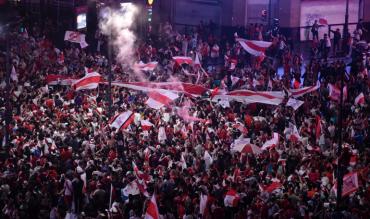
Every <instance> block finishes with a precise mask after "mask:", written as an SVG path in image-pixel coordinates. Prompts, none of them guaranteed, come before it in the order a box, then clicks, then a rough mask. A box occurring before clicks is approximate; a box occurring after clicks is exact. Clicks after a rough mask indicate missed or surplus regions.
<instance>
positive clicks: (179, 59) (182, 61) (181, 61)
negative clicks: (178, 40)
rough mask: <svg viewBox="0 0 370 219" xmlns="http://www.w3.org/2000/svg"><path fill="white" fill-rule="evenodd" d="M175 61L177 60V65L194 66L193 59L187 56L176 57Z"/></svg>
mask: <svg viewBox="0 0 370 219" xmlns="http://www.w3.org/2000/svg"><path fill="white" fill-rule="evenodd" d="M172 59H173V60H175V62H176V64H178V65H182V64H188V65H191V64H193V59H191V58H190V57H187V56H174V57H172Z"/></svg>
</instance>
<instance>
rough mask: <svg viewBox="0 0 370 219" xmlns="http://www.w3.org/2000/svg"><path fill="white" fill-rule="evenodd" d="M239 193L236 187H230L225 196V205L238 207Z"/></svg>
mask: <svg viewBox="0 0 370 219" xmlns="http://www.w3.org/2000/svg"><path fill="white" fill-rule="evenodd" d="M239 199H240V197H239V195H238V193H236V191H235V190H234V189H230V190H229V191H228V192H227V193H226V195H225V198H224V205H225V207H236V206H237V205H238V202H239Z"/></svg>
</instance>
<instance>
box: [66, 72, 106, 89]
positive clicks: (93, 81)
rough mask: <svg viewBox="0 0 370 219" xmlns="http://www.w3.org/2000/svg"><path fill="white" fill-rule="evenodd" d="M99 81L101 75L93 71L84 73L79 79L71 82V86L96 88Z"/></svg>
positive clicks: (75, 87)
mask: <svg viewBox="0 0 370 219" xmlns="http://www.w3.org/2000/svg"><path fill="white" fill-rule="evenodd" d="M100 81H101V75H100V74H99V73H97V72H93V73H90V74H87V75H85V76H84V77H82V78H81V79H78V80H76V81H74V82H73V83H72V87H73V88H74V89H75V90H76V91H79V90H91V89H96V88H97V87H98V86H99V82H100Z"/></svg>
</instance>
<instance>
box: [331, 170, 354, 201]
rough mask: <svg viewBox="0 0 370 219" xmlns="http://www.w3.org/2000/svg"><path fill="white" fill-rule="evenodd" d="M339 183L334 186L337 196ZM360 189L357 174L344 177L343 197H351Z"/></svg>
mask: <svg viewBox="0 0 370 219" xmlns="http://www.w3.org/2000/svg"><path fill="white" fill-rule="evenodd" d="M337 186H338V185H337V182H335V184H334V186H333V191H334V193H335V195H336V194H337ZM358 188H359V184H358V174H357V172H352V173H348V174H346V175H345V176H344V177H343V187H342V196H347V195H350V194H352V193H354V192H356V191H357V189H358Z"/></svg>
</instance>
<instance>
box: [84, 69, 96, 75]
mask: <svg viewBox="0 0 370 219" xmlns="http://www.w3.org/2000/svg"><path fill="white" fill-rule="evenodd" d="M94 72H96V71H95V70H94V69H93V68H87V67H85V74H91V73H94Z"/></svg>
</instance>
